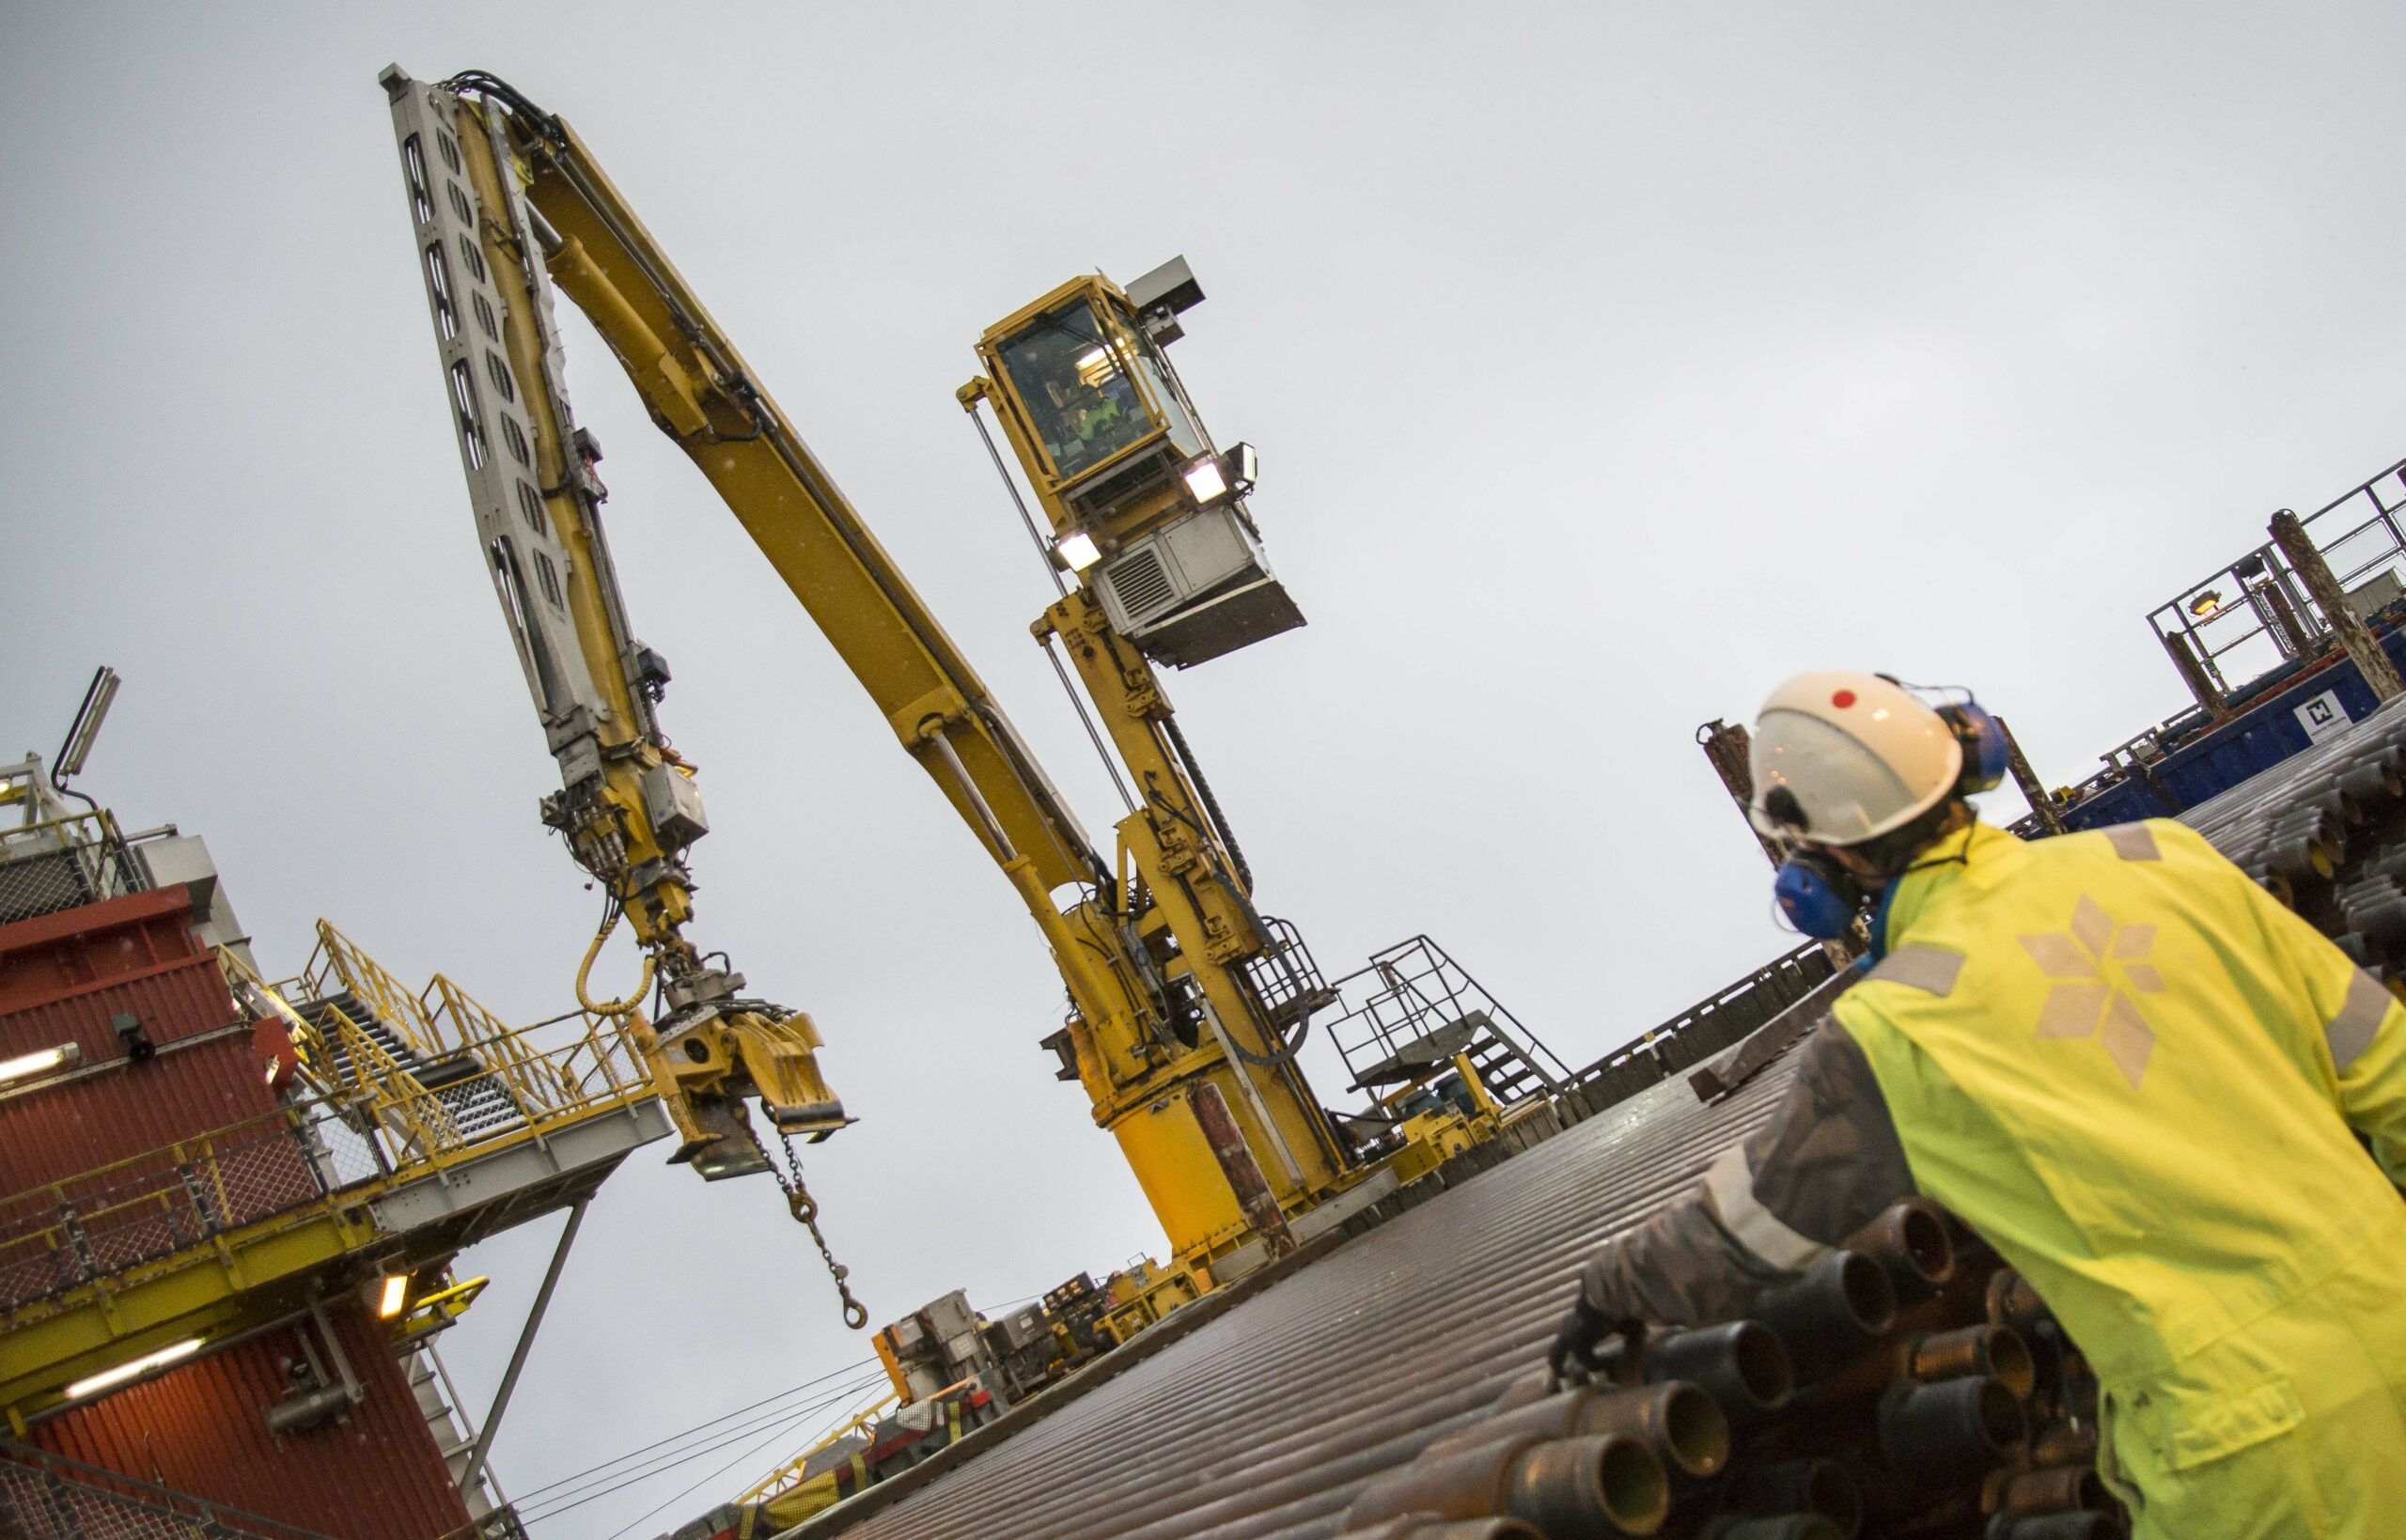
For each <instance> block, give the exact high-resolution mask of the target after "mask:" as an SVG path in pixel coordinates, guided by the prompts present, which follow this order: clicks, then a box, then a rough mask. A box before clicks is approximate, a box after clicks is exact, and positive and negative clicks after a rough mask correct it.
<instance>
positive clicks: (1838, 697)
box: [1830, 690, 1854, 711]
mask: <svg viewBox="0 0 2406 1540" xmlns="http://www.w3.org/2000/svg"><path fill="white" fill-rule="evenodd" d="M1830 704H1831V705H1832V706H1835V707H1836V708H1838V709H1839V710H1841V711H1843V710H1845V709H1846V708H1848V707H1850V706H1852V705H1853V704H1854V692H1853V691H1851V690H1841V691H1839V692H1837V693H1836V694H1835V695H1832V696H1831V697H1830Z"/></svg>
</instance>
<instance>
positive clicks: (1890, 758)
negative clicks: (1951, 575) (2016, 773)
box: [1746, 671, 1963, 845]
mask: <svg viewBox="0 0 2406 1540" xmlns="http://www.w3.org/2000/svg"><path fill="white" fill-rule="evenodd" d="M1753 765H1754V772H1755V796H1754V801H1753V803H1752V805H1751V806H1749V807H1748V808H1747V809H1746V813H1747V816H1748V817H1750V818H1751V819H1753V821H1754V825H1755V828H1756V829H1757V830H1758V831H1760V832H1762V833H1764V834H1766V835H1769V836H1771V837H1773V838H1780V837H1783V836H1785V837H1802V838H1804V839H1809V840H1811V841H1813V842H1814V843H1815V844H1817V845H1859V844H1861V843H1863V842H1864V841H1865V840H1869V839H1877V838H1879V837H1880V836H1881V835H1882V834H1884V833H1887V832H1889V831H1890V830H1893V829H1898V828H1901V827H1903V826H1904V825H1906V824H1908V823H1911V822H1912V821H1913V820H1914V819H1915V818H1917V817H1920V816H1921V815H1922V814H1924V813H1927V812H1929V810H1930V809H1931V808H1933V807H1936V806H1937V805H1938V803H1939V801H1940V800H1941V799H1942V798H1944V797H1945V795H1946V794H1947V793H1948V792H1949V791H1951V790H1953V789H1954V788H1955V785H1956V783H1957V780H1958V779H1959V778H1960V777H1961V774H1962V770H1963V746H1962V744H1961V742H1960V741H1958V739H1956V737H1955V734H1954V732H1953V730H1952V729H1950V728H1949V727H1948V726H1947V725H1946V723H1945V721H1943V720H1942V719H1941V718H1940V717H1939V715H1938V713H1937V712H1936V711H1934V710H1932V709H1930V708H1929V707H1927V706H1925V705H1923V704H1922V703H1921V702H1920V701H1919V700H1917V699H1915V698H1914V696H1913V695H1912V694H1911V693H1909V692H1906V691H1905V690H1904V689H1902V688H1901V687H1900V686H1898V684H1896V683H1895V682H1894V681H1893V680H1889V679H1883V678H1882V677H1880V676H1879V675H1877V674H1846V673H1838V672H1835V671H1833V672H1827V673H1817V674H1799V675H1797V676H1796V677H1794V678H1792V679H1789V681H1788V682H1787V683H1786V684H1783V685H1781V686H1780V687H1779V688H1778V689H1776V690H1774V691H1773V692H1771V698H1770V699H1769V700H1766V701H1764V702H1763V708H1762V712H1761V714H1760V715H1759V716H1758V717H1757V718H1756V720H1755V737H1754V754H1753ZM1783 790H1784V791H1785V792H1786V793H1787V794H1788V795H1787V796H1780V795H1778V794H1779V793H1780V792H1782V791H1783ZM1773 801H1776V802H1778V803H1779V804H1781V805H1780V807H1779V811H1780V812H1782V813H1785V814H1788V815H1789V817H1773V815H1772V812H1771V811H1770V807H1769V804H1771V803H1772V802H1773ZM1799 813H1801V814H1802V816H1803V818H1804V822H1803V824H1802V825H1801V826H1800V825H1799V824H1798V823H1797V821H1796V817H1795V816H1796V815H1797V814H1799Z"/></svg>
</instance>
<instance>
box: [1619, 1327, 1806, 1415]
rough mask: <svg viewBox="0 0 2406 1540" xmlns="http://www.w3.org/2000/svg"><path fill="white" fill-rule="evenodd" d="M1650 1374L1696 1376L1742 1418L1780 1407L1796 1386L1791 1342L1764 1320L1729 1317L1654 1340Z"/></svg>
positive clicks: (1648, 1361)
mask: <svg viewBox="0 0 2406 1540" xmlns="http://www.w3.org/2000/svg"><path fill="white" fill-rule="evenodd" d="M1646 1377H1647V1378H1648V1379H1649V1380H1657V1381H1660V1380H1670V1379H1681V1380H1687V1381H1690V1382H1692V1383H1694V1384H1695V1385H1696V1386H1698V1387H1700V1388H1701V1389H1702V1390H1703V1391H1704V1392H1705V1393H1706V1394H1708V1395H1710V1396H1711V1397H1712V1399H1713V1400H1715V1401H1717V1402H1719V1403H1720V1404H1721V1409H1722V1411H1723V1413H1724V1414H1725V1415H1726V1416H1727V1417H1728V1419H1729V1421H1730V1422H1732V1423H1741V1424H1742V1423H1751V1422H1755V1421H1758V1420H1759V1419H1760V1418H1762V1417H1764V1416H1766V1415H1768V1414H1770V1413H1772V1412H1774V1411H1777V1410H1778V1409H1779V1408H1782V1407H1784V1406H1786V1405H1787V1404H1788V1399H1789V1396H1790V1395H1792V1394H1793V1393H1794V1392H1795V1389H1796V1372H1795V1367H1794V1364H1793V1363H1792V1362H1791V1361H1790V1360H1789V1355H1788V1348H1787V1346H1785V1345H1784V1344H1782V1343H1781V1342H1780V1340H1779V1336H1778V1333H1776V1332H1774V1331H1773V1330H1772V1329H1771V1328H1769V1327H1767V1326H1765V1325H1763V1324H1762V1323H1761V1322H1760V1321H1727V1322H1724V1323H1723V1324H1722V1325H1720V1326H1708V1327H1703V1328H1700V1329H1699V1330H1694V1331H1680V1332H1675V1333H1673V1334H1672V1335H1670V1336H1667V1337H1663V1338H1660V1339H1658V1340H1656V1341H1654V1342H1652V1343H1649V1344H1648V1345H1647V1348H1646Z"/></svg>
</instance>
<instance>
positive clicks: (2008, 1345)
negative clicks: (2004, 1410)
mask: <svg viewBox="0 0 2406 1540" xmlns="http://www.w3.org/2000/svg"><path fill="white" fill-rule="evenodd" d="M1905 1372H1906V1373H1907V1374H1909V1375H1911V1376H1912V1377H1914V1378H1915V1379H1918V1380H1923V1381H1931V1380H1940V1379H1963V1378H1967V1377H1973V1376H1976V1375H1987V1376H1989V1377H1991V1378H1992V1379H1994V1380H1996V1381H1997V1382H1998V1383H1999V1384H2001V1385H2003V1386H2004V1387H2005V1388H2006V1389H2007V1390H2008V1391H2010V1392H2013V1395H2014V1398H2015V1399H2016V1400H2021V1399H2023V1398H2024V1397H2027V1396H2028V1395H2029V1394H2030V1392H2031V1391H2032V1390H2033V1389H2035V1388H2036V1387H2037V1385H2038V1382H2039V1369H2038V1364H2037V1363H2036V1362H2035V1361H2033V1360H2032V1358H2031V1356H2030V1345H2029V1344H2028V1343H2027V1342H2025V1341H2023V1336H2022V1333H2021V1332H2019V1331H2016V1330H2013V1329H2012V1328H2011V1327H2009V1326H1966V1327H1961V1328H1959V1329H1957V1330H1953V1331H1933V1332H1931V1333H1929V1335H1927V1336H1924V1337H1921V1338H1919V1339H1917V1340H1916V1341H1914V1344H1913V1346H1912V1347H1911V1349H1910V1351H1909V1352H1908V1354H1907V1356H1906V1361H1905Z"/></svg>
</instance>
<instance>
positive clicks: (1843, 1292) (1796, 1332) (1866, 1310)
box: [1755, 1252, 1897, 1384]
mask: <svg viewBox="0 0 2406 1540" xmlns="http://www.w3.org/2000/svg"><path fill="white" fill-rule="evenodd" d="M1755 1318H1756V1319H1757V1320H1759V1321H1761V1322H1762V1323H1763V1324H1764V1325H1765V1326H1768V1327H1770V1328H1771V1329H1772V1330H1773V1331H1775V1332H1777V1333H1778V1334H1779V1338H1780V1340H1781V1341H1782V1342H1783V1343H1785V1344H1786V1345H1787V1346H1788V1355H1789V1359H1790V1360H1792V1361H1794V1363H1795V1366H1796V1377H1797V1379H1798V1381H1799V1382H1801V1383H1804V1384H1811V1383H1812V1382H1813V1381H1815V1380H1817V1379H1820V1378H1821V1377H1824V1376H1826V1375H1828V1374H1829V1373H1830V1372H1831V1371H1832V1370H1834V1369H1836V1367H1837V1366H1838V1365H1839V1364H1841V1363H1843V1362H1846V1361H1848V1360H1850V1359H1853V1358H1856V1357H1859V1356H1860V1355H1861V1354H1862V1353H1863V1352H1864V1350H1865V1349H1867V1348H1869V1347H1871V1346H1875V1345H1876V1344H1877V1343H1878V1342H1879V1341H1880V1339H1881V1338H1882V1337H1883V1336H1885V1335H1886V1334H1887V1333H1888V1331H1889V1330H1890V1329H1891V1328H1892V1327H1894V1326H1895V1325H1896V1324H1897V1289H1896V1285H1895V1284H1893V1283H1890V1282H1888V1273H1887V1269H1885V1268H1883V1267H1881V1266H1880V1264H1879V1263H1877V1262H1874V1261H1873V1260H1871V1258H1869V1257H1867V1256H1866V1255H1864V1254H1863V1253H1862V1252H1833V1253H1832V1254H1831V1255H1829V1256H1827V1257H1825V1258H1823V1259H1822V1260H1821V1261H1820V1262H1818V1263H1816V1264H1814V1265H1813V1266H1812V1267H1811V1268H1808V1269H1806V1271H1805V1273H1804V1277H1802V1278H1800V1279H1798V1280H1796V1282H1794V1283H1787V1284H1783V1285H1781V1286H1780V1287H1778V1288H1775V1289H1771V1290H1768V1291H1766V1292H1765V1293H1764V1294H1763V1296H1762V1297H1761V1298H1760V1299H1757V1300H1756V1301H1755Z"/></svg>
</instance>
